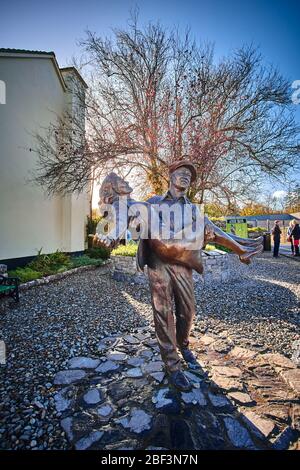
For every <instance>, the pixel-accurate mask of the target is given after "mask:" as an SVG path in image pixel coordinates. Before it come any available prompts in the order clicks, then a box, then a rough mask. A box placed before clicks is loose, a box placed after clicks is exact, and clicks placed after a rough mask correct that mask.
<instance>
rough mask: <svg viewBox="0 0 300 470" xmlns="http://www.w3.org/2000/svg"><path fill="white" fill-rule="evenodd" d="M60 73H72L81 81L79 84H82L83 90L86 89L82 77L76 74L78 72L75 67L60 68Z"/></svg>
mask: <svg viewBox="0 0 300 470" xmlns="http://www.w3.org/2000/svg"><path fill="white" fill-rule="evenodd" d="M60 71H61V72H74V73H75V75H76V77H77V78H78V79H79V80H80V81H81V83H82V84H83V86H84V88H88V86H87V84H86V82H85V81H84V80H83V78H82V76H81V75H80V73H79V72H78V70H77V69H76V68H75V67H61V68H60Z"/></svg>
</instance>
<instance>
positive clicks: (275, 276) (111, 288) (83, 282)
mask: <svg viewBox="0 0 300 470" xmlns="http://www.w3.org/2000/svg"><path fill="white" fill-rule="evenodd" d="M231 262H232V263H233V267H234V270H235V279H234V280H232V281H231V282H230V283H227V284H224V285H223V286H215V287H208V286H207V287H205V288H203V286H202V285H201V284H197V285H196V298H197V308H198V314H199V315H198V318H197V320H196V322H197V324H198V327H200V329H201V331H203V332H215V333H220V332H222V331H227V334H228V335H229V336H231V337H232V338H233V339H234V340H235V341H236V342H239V343H240V344H241V345H244V346H247V345H249V344H251V345H253V344H258V345H261V346H262V347H264V348H266V349H269V350H271V351H277V352H281V353H284V354H286V355H287V356H291V354H292V352H293V351H292V343H293V341H295V340H296V339H297V338H299V318H300V317H299V297H300V265H299V263H296V262H294V261H293V260H290V259H287V258H283V257H281V258H279V259H277V260H273V258H271V257H270V255H269V254H266V255H263V256H261V257H259V258H258V259H256V260H255V262H254V263H253V265H251V266H250V267H247V266H243V265H241V264H240V263H238V261H237V260H236V259H235V258H234V259H232V260H231ZM149 298H150V296H149V291H148V289H147V288H146V287H139V286H136V285H130V284H128V283H127V284H124V283H120V282H116V281H112V280H111V279H110V278H109V276H107V275H104V274H103V269H101V268H100V269H98V270H96V271H94V270H93V271H87V272H84V273H80V274H76V275H74V276H71V277H69V278H66V279H63V280H61V281H58V282H56V283H52V284H49V285H44V286H40V287H35V288H32V289H30V290H28V291H23V292H21V300H20V303H19V305H17V304H15V303H14V302H12V301H11V300H7V299H1V301H0V339H2V340H4V341H5V344H6V350H7V364H6V365H5V366H3V365H2V366H0V375H1V386H0V387H1V388H0V423H1V424H0V448H2V449H26V448H27V449H28V448H31V449H64V448H67V447H68V444H67V441H66V439H65V436H64V433H63V432H62V431H61V428H60V425H59V417H60V414H59V413H57V412H56V411H55V408H54V404H53V402H54V399H53V394H54V389H52V381H53V377H54V375H55V373H56V372H57V371H58V370H60V369H63V368H64V367H65V366H66V364H67V361H68V359H70V358H71V357H73V356H77V355H92V354H93V352H96V345H97V343H98V342H99V339H100V338H101V337H103V336H106V335H109V334H112V333H118V332H120V333H122V332H125V331H126V332H129V331H133V330H134V328H137V327H141V326H144V325H147V324H148V323H149V321H150V322H151V321H152V320H151V319H152V312H151V306H150V304H149Z"/></svg>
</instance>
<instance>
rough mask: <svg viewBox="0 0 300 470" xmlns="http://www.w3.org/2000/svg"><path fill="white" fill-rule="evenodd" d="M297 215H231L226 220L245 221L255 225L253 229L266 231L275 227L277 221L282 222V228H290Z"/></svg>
mask: <svg viewBox="0 0 300 470" xmlns="http://www.w3.org/2000/svg"><path fill="white" fill-rule="evenodd" d="M295 218H297V217H295V214H263V215H241V216H239V215H229V216H226V217H225V220H226V221H227V220H231V219H243V220H246V221H247V223H249V224H251V225H253V227H263V228H265V229H266V230H270V229H271V228H272V226H273V225H274V222H275V220H279V221H280V225H282V227H288V225H289V223H290V221H291V220H293V219H295ZM299 222H300V220H299Z"/></svg>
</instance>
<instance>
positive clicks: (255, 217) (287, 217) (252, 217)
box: [225, 214, 295, 220]
mask: <svg viewBox="0 0 300 470" xmlns="http://www.w3.org/2000/svg"><path fill="white" fill-rule="evenodd" d="M294 218H295V216H293V215H291V214H262V215H227V216H226V217H225V219H226V220H228V219H246V220H293V219H294Z"/></svg>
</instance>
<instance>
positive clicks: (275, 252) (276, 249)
mask: <svg viewBox="0 0 300 470" xmlns="http://www.w3.org/2000/svg"><path fill="white" fill-rule="evenodd" d="M279 223H280V221H279V220H275V224H274V227H273V228H272V232H271V233H272V235H273V241H274V248H273V256H274V258H278V253H279V246H280V235H281V230H280V227H279Z"/></svg>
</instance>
